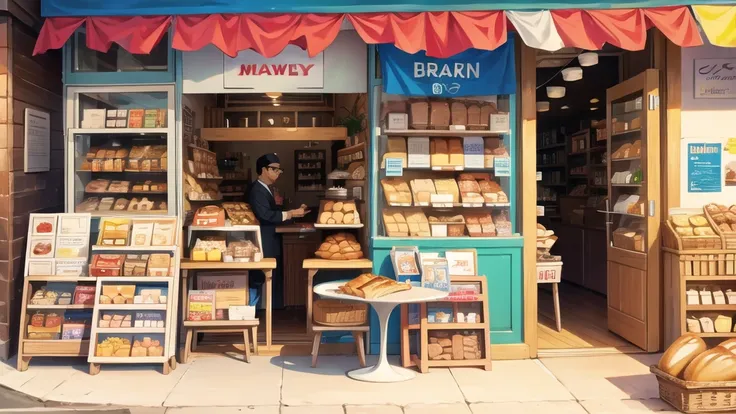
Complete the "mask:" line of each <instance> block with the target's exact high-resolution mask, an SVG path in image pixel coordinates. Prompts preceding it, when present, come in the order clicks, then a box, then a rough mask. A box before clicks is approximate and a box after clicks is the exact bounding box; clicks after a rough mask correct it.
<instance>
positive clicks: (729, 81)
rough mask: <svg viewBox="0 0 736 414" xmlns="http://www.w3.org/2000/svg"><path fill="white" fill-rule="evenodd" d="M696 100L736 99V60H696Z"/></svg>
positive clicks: (694, 89) (694, 90)
mask: <svg viewBox="0 0 736 414" xmlns="http://www.w3.org/2000/svg"><path fill="white" fill-rule="evenodd" d="M694 78H695V79H694V88H693V92H694V95H695V96H694V98H695V99H702V98H706V99H732V98H734V97H736V59H734V58H730V59H695V70H694Z"/></svg>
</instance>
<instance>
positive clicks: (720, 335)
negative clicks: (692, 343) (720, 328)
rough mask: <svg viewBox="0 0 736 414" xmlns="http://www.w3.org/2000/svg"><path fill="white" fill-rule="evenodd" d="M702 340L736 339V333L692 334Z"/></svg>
mask: <svg viewBox="0 0 736 414" xmlns="http://www.w3.org/2000/svg"><path fill="white" fill-rule="evenodd" d="M692 333H694V334H695V335H698V336H699V337H701V338H736V332H692Z"/></svg>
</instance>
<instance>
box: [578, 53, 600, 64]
mask: <svg viewBox="0 0 736 414" xmlns="http://www.w3.org/2000/svg"><path fill="white" fill-rule="evenodd" d="M578 62H580V66H583V67H587V66H593V65H597V64H598V54H597V53H595V52H585V53H581V54H580V55H578Z"/></svg>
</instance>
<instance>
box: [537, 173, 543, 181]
mask: <svg viewBox="0 0 736 414" xmlns="http://www.w3.org/2000/svg"><path fill="white" fill-rule="evenodd" d="M537 181H542V172H541V171H537Z"/></svg>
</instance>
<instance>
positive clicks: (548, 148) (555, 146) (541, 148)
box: [537, 142, 567, 151]
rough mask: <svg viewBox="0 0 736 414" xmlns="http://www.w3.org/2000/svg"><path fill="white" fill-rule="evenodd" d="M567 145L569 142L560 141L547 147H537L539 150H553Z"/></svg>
mask: <svg viewBox="0 0 736 414" xmlns="http://www.w3.org/2000/svg"><path fill="white" fill-rule="evenodd" d="M566 146H567V143H565V142H560V143H557V144H551V145H547V146H546V147H537V151H546V150H551V149H555V148H564V147H566Z"/></svg>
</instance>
